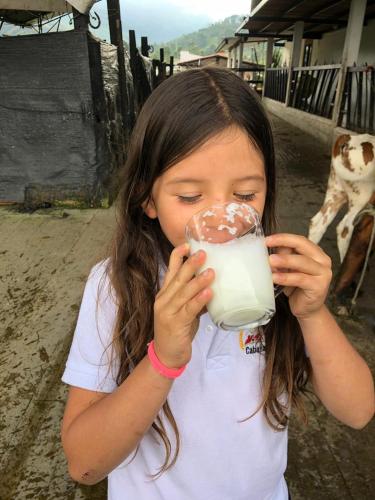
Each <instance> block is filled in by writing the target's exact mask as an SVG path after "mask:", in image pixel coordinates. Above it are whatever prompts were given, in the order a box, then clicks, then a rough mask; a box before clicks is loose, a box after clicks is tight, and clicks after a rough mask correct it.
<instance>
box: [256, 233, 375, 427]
mask: <svg viewBox="0 0 375 500" xmlns="http://www.w3.org/2000/svg"><path fill="white" fill-rule="evenodd" d="M266 242H267V245H268V246H270V247H276V248H277V249H278V253H277V254H274V255H271V256H270V262H271V267H272V270H273V280H274V282H275V283H277V284H279V285H283V286H284V287H285V288H284V293H285V294H286V295H287V296H288V297H289V305H290V309H291V311H292V313H293V314H294V316H295V317H296V318H297V320H298V322H299V324H300V326H301V329H302V333H303V336H304V340H305V344H306V349H307V352H308V354H309V356H310V361H311V365H312V369H313V385H314V389H315V391H316V394H317V396H318V397H319V398H320V399H321V401H322V402H323V404H324V405H325V406H326V407H327V409H328V410H329V411H330V412H331V413H332V414H333V415H334V416H335V417H336V418H338V419H339V420H341V421H342V422H344V423H345V424H347V425H350V426H351V427H354V428H358V429H359V428H362V427H364V426H365V425H366V424H367V423H368V422H369V421H370V419H371V418H372V417H373V415H374V405H375V403H374V385H373V380H372V376H371V372H370V370H369V368H368V366H367V365H366V363H365V361H364V360H363V359H362V358H361V356H360V355H359V354H358V353H357V351H356V350H355V349H354V348H353V347H352V346H351V344H350V343H349V341H348V340H347V339H346V337H345V335H344V333H343V332H342V330H341V329H340V327H339V326H338V324H337V323H336V321H335V320H334V318H333V316H332V315H331V314H330V313H329V311H328V309H327V308H326V307H325V305H324V302H325V299H326V296H327V293H328V289H329V285H330V282H331V279H332V270H331V259H330V258H329V257H328V255H326V254H325V253H324V252H323V250H322V249H321V248H320V247H319V246H317V245H315V243H312V242H311V241H309V240H308V239H307V238H305V237H303V236H299V235H295V234H282V233H280V234H274V235H272V236H269V237H267V238H266ZM285 271H286V272H285Z"/></svg>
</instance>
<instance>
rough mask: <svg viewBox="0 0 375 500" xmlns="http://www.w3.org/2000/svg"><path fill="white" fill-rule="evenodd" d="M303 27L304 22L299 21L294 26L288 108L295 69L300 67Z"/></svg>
mask: <svg viewBox="0 0 375 500" xmlns="http://www.w3.org/2000/svg"><path fill="white" fill-rule="evenodd" d="M303 27H304V23H303V21H297V22H296V23H295V25H294V31H293V42H292V54H291V57H290V62H289V74H288V83H287V86H286V96H285V104H286V105H287V106H288V105H289V98H290V90H291V87H292V78H293V68H294V67H297V66H298V65H299V59H300V55H301V47H302V38H303Z"/></svg>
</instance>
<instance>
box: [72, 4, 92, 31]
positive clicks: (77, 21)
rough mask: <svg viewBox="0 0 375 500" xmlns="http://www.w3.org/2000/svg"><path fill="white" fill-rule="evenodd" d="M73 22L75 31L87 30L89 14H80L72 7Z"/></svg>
mask: <svg viewBox="0 0 375 500" xmlns="http://www.w3.org/2000/svg"><path fill="white" fill-rule="evenodd" d="M72 13H73V22H74V30H75V31H86V32H87V31H88V30H89V16H88V14H81V13H80V12H79V10H77V9H75V8H74V7H72Z"/></svg>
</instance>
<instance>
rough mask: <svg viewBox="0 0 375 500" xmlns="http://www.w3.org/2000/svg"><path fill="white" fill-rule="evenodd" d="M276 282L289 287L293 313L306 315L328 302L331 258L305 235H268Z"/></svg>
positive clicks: (273, 274) (286, 287)
mask: <svg viewBox="0 0 375 500" xmlns="http://www.w3.org/2000/svg"><path fill="white" fill-rule="evenodd" d="M266 245H267V246H268V247H272V248H275V249H276V253H274V254H272V255H270V257H269V258H270V263H271V268H272V277H273V281H274V283H276V284H277V285H282V286H284V287H285V289H284V293H285V294H286V295H287V296H288V297H289V305H290V309H291V311H292V313H293V314H294V316H296V317H297V318H301V319H302V318H306V317H309V316H310V315H312V314H314V313H315V312H317V311H318V310H319V309H320V308H321V307H322V306H323V304H324V302H325V300H326V297H327V293H328V289H329V285H330V282H331V279H332V269H331V259H330V258H329V256H328V255H327V254H326V253H325V252H324V251H323V250H322V249H321V248H320V247H319V246H318V245H316V244H315V243H313V242H312V241H310V240H308V239H307V238H305V237H304V236H299V235H296V234H286V233H279V234H273V235H271V236H267V238H266Z"/></svg>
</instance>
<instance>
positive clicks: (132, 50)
mask: <svg viewBox="0 0 375 500" xmlns="http://www.w3.org/2000/svg"><path fill="white" fill-rule="evenodd" d="M137 52H138V49H137V42H136V36H135V31H134V30H129V55H130V69H131V72H132V75H133V84H134V101H135V103H136V112H137V113H138V111H139V108H140V99H139V96H140V88H139V87H140V78H139V74H138V65H137Z"/></svg>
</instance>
